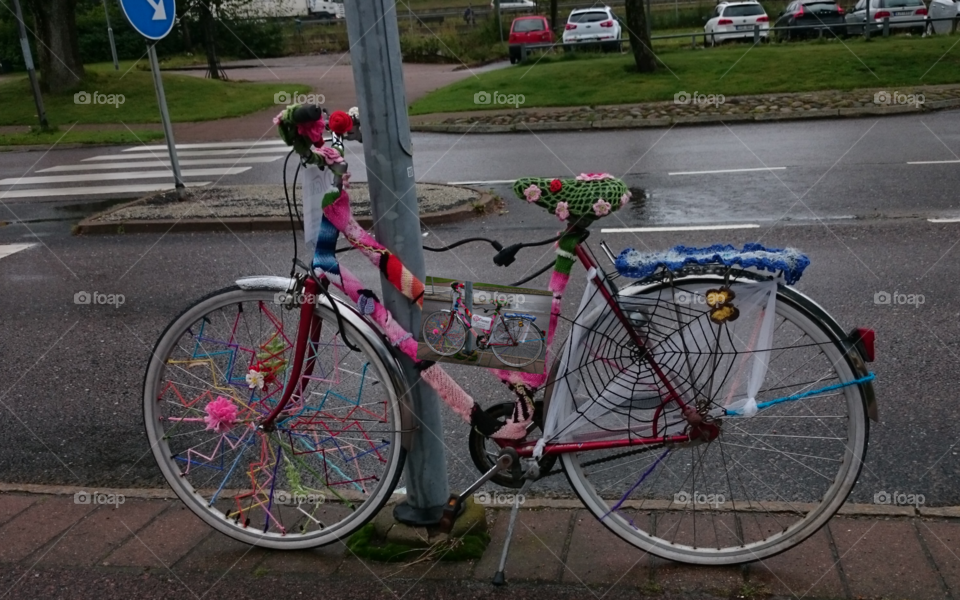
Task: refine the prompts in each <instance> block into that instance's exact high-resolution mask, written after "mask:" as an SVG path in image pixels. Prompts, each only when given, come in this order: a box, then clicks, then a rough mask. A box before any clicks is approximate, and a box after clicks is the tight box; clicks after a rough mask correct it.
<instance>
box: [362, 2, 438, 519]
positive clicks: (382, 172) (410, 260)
mask: <svg viewBox="0 0 960 600" xmlns="http://www.w3.org/2000/svg"><path fill="white" fill-rule="evenodd" d="M344 4H345V8H346V20H347V36H348V39H349V41H350V62H351V63H352V64H353V79H354V83H355V85H356V89H357V100H358V104H359V108H360V120H361V122H362V124H363V134H364V135H363V138H364V139H363V156H364V159H365V163H366V168H367V180H368V182H369V187H370V199H371V209H372V212H373V222H374V233H375V234H376V237H377V240H378V241H380V242H381V243H382V244H384V245H385V246H386V247H387V248H389V249H390V250H391V251H392V252H393V253H394V254H396V256H397V257H398V258H399V259H400V260H401V261H403V263H404V264H405V265H406V266H407V268H408V269H410V271H411V272H412V273H413V274H414V275H415V276H416V277H418V278H420V280H421V281H422V280H423V279H424V275H425V272H426V267H425V266H424V262H423V246H422V245H421V243H422V242H421V240H422V238H421V235H420V217H419V207H418V205H417V193H416V179H415V178H414V175H413V147H412V145H411V141H410V123H409V121H408V120H407V101H406V93H405V92H404V87H403V70H402V64H401V60H400V56H401V55H400V33H399V31H398V27H397V13H396V3H395V2H394V0H353V1H351V2H346V3H344ZM380 281H381V286H382V290H383V303H384V305H385V306H386V307H387V308H388V309H389V310H390V312H391V313H392V314H393V317H394V318H395V319H396V320H397V323H399V324H400V325H401V326H402V327H403V328H404V329H406V330H407V331H411V332H414V335H416V336H419V332H420V317H421V314H420V309H419V308H418V307H417V305H416V304H415V303H411V302H410V300H408V299H407V298H406V297H405V296H403V295H402V294H401V293H400V292H399V291H397V290H396V289H394V287H393V286H392V285H391V284H390V283H388V282H387V280H386V279H385V278H384V277H383V276H381V278H380ZM401 366H402V367H403V369H404V372H405V374H406V377H407V381H408V382H410V384H411V388H410V399H411V404H412V406H413V410H414V415H415V417H416V419H417V422H416V430H415V431H414V433H413V443H412V447H411V448H408V453H407V468H406V471H405V476H406V483H407V499H406V500H405V501H404V502H401V503H399V504H398V505H397V506H396V507H395V508H394V511H393V515H394V517H395V518H396V519H397V521H399V522H401V523H406V524H408V525H418V526H422V525H431V524H436V523H439V522H440V517H441V516H442V515H443V508H444V505H445V503H446V501H447V499H448V498H449V497H450V491H449V487H448V484H447V462H446V457H445V455H444V445H443V437H442V436H443V422H442V421H441V418H440V403H439V398H438V397H437V394H436V392H434V391H433V389H432V388H431V387H430V386H429V385H427V384H426V383H425V382H423V381H422V380H421V379H420V374H419V373H418V372H417V370H416V369H415V368H414V364H413V361H411V360H410V359H409V358H407V357H406V356H402V357H401Z"/></svg>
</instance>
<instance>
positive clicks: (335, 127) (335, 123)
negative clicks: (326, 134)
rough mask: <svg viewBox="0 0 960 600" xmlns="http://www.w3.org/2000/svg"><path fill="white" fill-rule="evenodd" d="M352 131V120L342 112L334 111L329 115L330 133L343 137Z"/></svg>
mask: <svg viewBox="0 0 960 600" xmlns="http://www.w3.org/2000/svg"><path fill="white" fill-rule="evenodd" d="M351 129H353V119H351V118H350V115H348V114H347V113H345V112H343V111H342V110H337V111H334V112H333V114H332V115H330V131H332V132H334V133H336V134H337V135H343V134H345V133H347V132H348V131H350V130H351Z"/></svg>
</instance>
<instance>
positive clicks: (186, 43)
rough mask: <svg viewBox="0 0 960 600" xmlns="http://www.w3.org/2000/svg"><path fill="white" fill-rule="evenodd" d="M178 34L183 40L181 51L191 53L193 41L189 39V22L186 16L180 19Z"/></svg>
mask: <svg viewBox="0 0 960 600" xmlns="http://www.w3.org/2000/svg"><path fill="white" fill-rule="evenodd" d="M180 33H181V39H182V40H183V51H184V52H193V40H192V39H190V20H189V19H187V17H186V15H184V16H183V17H181V18H180Z"/></svg>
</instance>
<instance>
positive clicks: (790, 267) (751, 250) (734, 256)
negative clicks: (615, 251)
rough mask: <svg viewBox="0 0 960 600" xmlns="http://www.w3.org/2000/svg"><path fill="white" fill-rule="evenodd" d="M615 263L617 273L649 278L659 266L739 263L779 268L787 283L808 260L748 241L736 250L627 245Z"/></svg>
mask: <svg viewBox="0 0 960 600" xmlns="http://www.w3.org/2000/svg"><path fill="white" fill-rule="evenodd" d="M615 264H616V267H617V271H618V272H619V273H620V274H621V275H623V276H624V277H631V278H634V279H643V278H644V277H649V276H650V275H653V274H654V273H655V272H656V270H657V269H658V268H660V267H661V266H662V267H666V268H667V269H669V270H671V271H678V270H680V269H681V268H683V267H684V266H685V265H712V264H719V265H726V266H728V267H730V266H733V265H739V266H740V267H742V268H745V269H747V268H754V269H761V270H765V271H770V272H772V273H776V272H778V271H783V276H784V279H786V282H787V284H788V285H793V284H794V283H796V282H797V281H799V280H800V276H801V275H803V270H804V269H806V268H807V266H808V265H809V264H810V259H809V258H808V257H807V255H806V254H804V253H802V252H800V251H799V250H797V249H796V248H765V247H763V246H762V245H760V244H757V243H750V244H745V245H744V246H743V249H740V250H738V249H737V248H735V247H733V246H730V245H723V244H714V245H713V246H708V247H706V248H688V247H687V246H675V247H673V248H671V249H669V250H664V251H661V252H638V251H637V250H634V249H633V248H627V249H626V250H624V251H623V252H621V253H620V256H618V257H617V260H616V262H615Z"/></svg>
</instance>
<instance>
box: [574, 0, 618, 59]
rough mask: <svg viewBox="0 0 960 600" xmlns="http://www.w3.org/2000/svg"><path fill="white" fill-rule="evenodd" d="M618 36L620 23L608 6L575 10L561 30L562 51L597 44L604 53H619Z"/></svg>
mask: <svg viewBox="0 0 960 600" xmlns="http://www.w3.org/2000/svg"><path fill="white" fill-rule="evenodd" d="M620 34H621V27H620V21H619V20H618V19H617V17H616V15H614V14H613V10H612V9H611V8H610V7H609V6H600V7H596V8H581V9H577V10H575V11H573V12H571V13H570V16H569V17H568V18H567V24H566V26H565V27H564V29H563V49H564V50H570V49H572V48H573V47H574V46H577V45H581V44H582V45H594V44H599V46H600V48H601V49H602V50H603V51H604V52H610V51H617V52H619V51H620Z"/></svg>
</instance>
